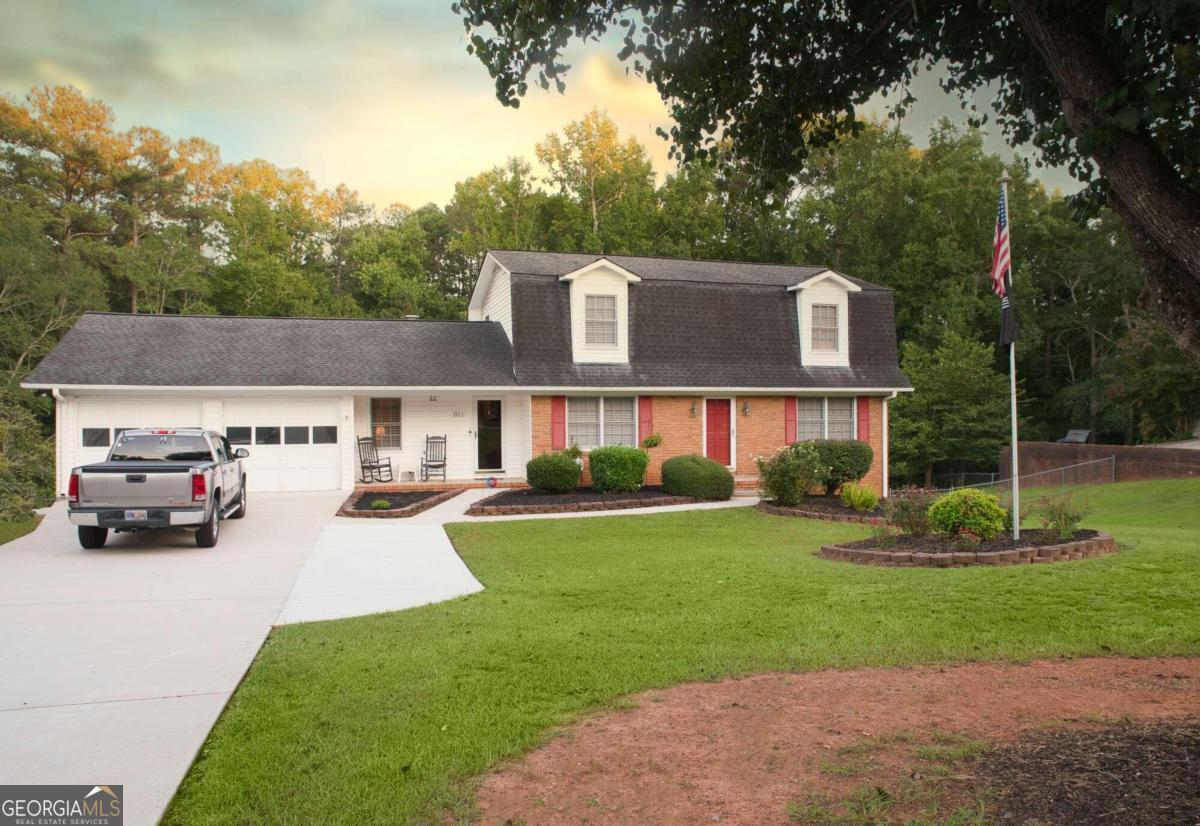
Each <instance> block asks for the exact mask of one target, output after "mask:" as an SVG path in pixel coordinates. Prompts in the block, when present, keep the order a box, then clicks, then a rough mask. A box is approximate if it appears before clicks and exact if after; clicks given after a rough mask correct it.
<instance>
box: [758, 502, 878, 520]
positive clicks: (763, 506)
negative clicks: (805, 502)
mask: <svg viewBox="0 0 1200 826" xmlns="http://www.w3.org/2000/svg"><path fill="white" fill-rule="evenodd" d="M755 507H756V508H758V509H759V510H760V511H763V512H765V513H771V514H774V515H775V516H796V517H800V518H801V519H823V520H825V521H826V522H859V523H862V524H864V525H882V524H884V522H886V521H887V520H886V519H884V517H882V516H878V515H876V516H871V515H867V514H861V513H853V512H851V513H827V512H826V511H806V510H805V509H804V508H789V507H785V506H783V505H776V504H773V503H771V502H768V501H766V500H765V499H763V500H759V503H758V504H757V505H755ZM847 510H849V508H847Z"/></svg>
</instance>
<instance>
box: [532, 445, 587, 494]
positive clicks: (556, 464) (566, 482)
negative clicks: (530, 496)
mask: <svg viewBox="0 0 1200 826" xmlns="http://www.w3.org/2000/svg"><path fill="white" fill-rule="evenodd" d="M582 475H583V468H581V467H580V466H579V464H578V463H577V462H576V461H575V460H574V459H573V458H571V455H570V454H569V453H567V452H566V451H563V450H560V451H557V452H555V453H543V454H542V455H541V456H535V457H534V458H532V459H530V460H529V461H528V462H526V463H525V479H526V481H528V482H529V484H530V485H531V486H532V487H533V488H534V489H536V490H541V491H545V492H547V493H570V492H571V491H573V490H575V488H577V487H579V478H580V477H581V476H582Z"/></svg>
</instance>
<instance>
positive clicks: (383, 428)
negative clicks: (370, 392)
mask: <svg viewBox="0 0 1200 826" xmlns="http://www.w3.org/2000/svg"><path fill="white" fill-rule="evenodd" d="M400 416H401V411H400V399H371V435H372V436H374V437H375V444H376V445H377V446H379V447H401V446H403V444H404V443H403V441H402V439H401V438H400Z"/></svg>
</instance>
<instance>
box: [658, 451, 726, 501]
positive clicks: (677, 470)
mask: <svg viewBox="0 0 1200 826" xmlns="http://www.w3.org/2000/svg"><path fill="white" fill-rule="evenodd" d="M662 486H663V490H665V491H666V492H667V493H671V494H674V495H675V496H690V497H692V498H693V499H713V500H718V499H719V500H724V499H728V498H730V497H731V496H733V474H732V473H730V472H729V469H728V468H727V467H725V466H724V465H722V464H721V463H720V462H714V461H713V460H712V459H706V458H705V457H703V456H696V455H695V454H692V455H689V456H673V457H672V458H670V459H667V461H665V462H663V466H662Z"/></svg>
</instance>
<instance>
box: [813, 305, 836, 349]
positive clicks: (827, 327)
mask: <svg viewBox="0 0 1200 826" xmlns="http://www.w3.org/2000/svg"><path fill="white" fill-rule="evenodd" d="M812 348H813V350H814V351H815V352H822V353H836V352H837V350H838V306H837V305H836V304H814V305H812Z"/></svg>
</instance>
